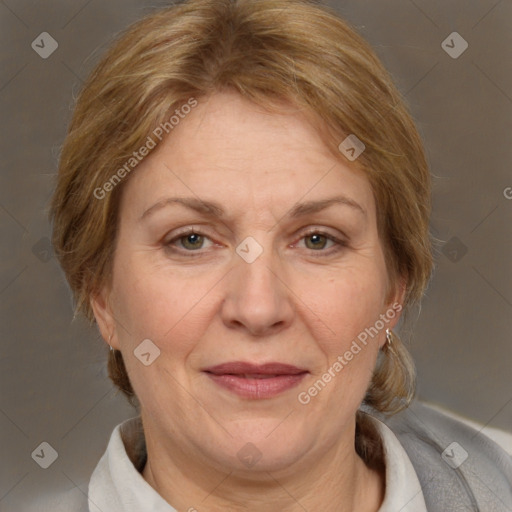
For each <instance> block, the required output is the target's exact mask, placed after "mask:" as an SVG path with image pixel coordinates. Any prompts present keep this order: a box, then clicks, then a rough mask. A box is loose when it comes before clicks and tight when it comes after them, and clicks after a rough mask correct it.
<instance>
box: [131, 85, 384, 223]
mask: <svg viewBox="0 0 512 512" xmlns="http://www.w3.org/2000/svg"><path fill="white" fill-rule="evenodd" d="M336 192H338V193H343V195H346V196H348V197H351V198H353V199H354V201H357V202H358V203H361V204H362V205H363V206H364V208H365V209H366V210H367V211H369V213H371V212H372V210H373V208H374V204H373V195H372V193H371V188H370V185H369V182H368V180H367V178H366V176H365V175H364V173H363V172H362V171H360V170H359V169H355V168H354V167H353V166H350V167H349V166H348V165H347V163H346V162H344V161H343V159H342V157H341V156H340V157H338V158H336V157H335V156H334V155H333V154H332V153H331V151H330V149H329V148H328V147H327V145H326V144H325V142H324V140H323V139H322V135H321V134H320V132H319V131H318V130H317V129H316V128H315V127H314V126H313V125H312V124H311V123H310V122H309V121H308V118H307V117H306V115H305V114H304V113H301V112H300V111H298V109H297V108H295V107H293V106H291V105H286V104H283V111H282V112H280V113H275V112H268V111H266V110H264V109H262V108H261V107H259V106H257V105H255V104H253V103H251V102H249V101H247V100H244V99H243V98H242V97H241V96H239V95H238V94H236V93H232V92H223V93H217V94H215V95H213V96H211V97H210V98H209V99H208V100H202V101H199V104H198V106H197V107H195V109H193V110H192V111H191V112H190V113H189V114H188V115H186V116H184V117H183V118H182V119H181V120H180V122H179V124H178V125H177V126H175V127H174V129H173V130H172V132H171V133H170V135H169V136H168V137H167V138H164V140H163V141H162V142H161V143H160V144H159V145H158V146H157V148H156V149H155V150H154V151H153V153H151V154H150V155H149V156H148V157H146V158H145V160H143V161H142V162H141V164H140V165H139V166H138V167H137V169H136V171H135V172H134V174H133V176H131V179H130V180H129V181H128V183H126V190H125V191H124V192H123V196H128V197H129V198H130V201H129V203H130V204H137V207H138V208H139V209H140V208H143V207H146V208H147V207H149V206H151V204H150V203H152V202H155V201H157V200H160V199H161V198H163V197H164V196H165V195H168V194H171V193H172V195H173V196H175V195H177V194H178V195H183V196H196V197H198V198H203V199H207V198H208V199H212V200H213V199H215V200H216V202H221V203H222V204H223V205H224V206H225V208H226V209H227V208H229V207H230V206H232V207H233V208H235V207H238V208H242V209H244V208H249V206H251V205H252V206H254V207H256V208H259V207H262V205H265V206H267V207H268V205H274V206H278V205H280V204H282V205H286V206H287V207H290V206H291V205H293V204H295V203H297V202H298V201H299V200H301V199H302V200H304V201H307V200H314V199H319V198H323V197H326V196H327V195H330V196H332V195H334V194H335V193H336ZM123 202H124V203H126V202H127V201H123ZM139 203H140V204H139Z"/></svg>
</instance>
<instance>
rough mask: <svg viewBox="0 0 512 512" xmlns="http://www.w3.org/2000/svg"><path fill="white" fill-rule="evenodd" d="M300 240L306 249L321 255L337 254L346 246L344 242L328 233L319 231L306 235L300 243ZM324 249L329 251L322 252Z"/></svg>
mask: <svg viewBox="0 0 512 512" xmlns="http://www.w3.org/2000/svg"><path fill="white" fill-rule="evenodd" d="M302 240H304V245H305V247H306V249H310V250H312V251H316V252H323V253H331V252H337V251H339V250H341V249H343V248H344V247H346V246H347V243H346V242H345V241H343V240H340V239H338V238H336V237H335V236H334V235H331V234H330V233H325V232H323V231H319V230H314V231H310V232H309V233H306V234H305V235H304V236H303V237H302V238H301V241H302ZM326 248H327V249H331V250H324V249H326Z"/></svg>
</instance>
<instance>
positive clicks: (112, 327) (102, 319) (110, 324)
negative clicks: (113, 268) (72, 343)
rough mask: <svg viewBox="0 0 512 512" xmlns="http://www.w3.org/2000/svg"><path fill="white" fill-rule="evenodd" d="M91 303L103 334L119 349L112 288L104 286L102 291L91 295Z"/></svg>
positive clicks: (106, 339)
mask: <svg viewBox="0 0 512 512" xmlns="http://www.w3.org/2000/svg"><path fill="white" fill-rule="evenodd" d="M90 304H91V308H92V310H93V313H94V317H95V318H96V323H97V324H98V328H99V330H100V333H101V336H102V337H103V339H104V340H105V341H106V342H107V343H109V344H110V345H111V346H112V347H113V348H115V349H117V350H119V349H120V347H119V341H118V339H117V331H116V322H115V318H114V315H113V312H112V307H111V305H110V290H108V289H107V287H104V288H102V290H101V291H100V292H98V293H96V294H94V295H92V296H91V298H90ZM109 340H110V341H109Z"/></svg>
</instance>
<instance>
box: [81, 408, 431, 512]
mask: <svg viewBox="0 0 512 512" xmlns="http://www.w3.org/2000/svg"><path fill="white" fill-rule="evenodd" d="M371 420H372V421H374V422H375V425H376V427H377V429H378V432H379V434H380V436H381V439H382V442H383V447H384V454H385V466H386V491H385V496H384V501H383V503H382V506H381V507H380V508H379V511H378V512H398V511H400V512H427V508H426V506H425V501H424V499H423V493H422V490H421V485H420V482H419V480H418V477H417V475H416V472H415V470H414V468H413V466H412V463H411V461H410V460H409V457H408V456H407V453H406V452H405V450H404V449H403V447H402V445H401V444H400V442H399V441H398V439H397V438H396V436H395V434H393V432H392V431H391V430H390V429H389V428H388V427H387V426H386V425H385V424H384V423H382V422H381V421H379V420H378V419H376V418H373V417H371ZM121 429H123V437H124V441H123V438H122V437H121ZM143 435H144V434H143V432H142V428H141V422H140V417H135V418H131V419H129V420H126V421H124V422H123V423H121V424H119V425H118V426H117V427H116V428H115V429H114V431H113V432H112V435H111V436H110V441H109V443H108V447H107V450H106V452H105V453H104V454H103V456H102V457H101V459H100V461H99V462H98V465H97V466H96V468H95V470H94V471H93V473H92V476H91V479H90V482H89V511H90V512H105V511H108V512H177V511H176V509H175V508H173V507H172V506H171V505H169V503H168V502H167V501H165V500H164V499H163V498H162V497H161V496H160V495H159V494H158V493H157V492H156V491H155V489H153V487H151V486H150V485H149V484H148V483H147V482H146V480H144V478H143V477H142V474H141V473H140V472H139V470H142V467H141V466H142V464H143V463H144V459H145V454H144V453H142V450H141V446H143V440H144V437H143ZM125 443H126V444H125ZM128 453H130V454H131V457H130V456H129V455H128Z"/></svg>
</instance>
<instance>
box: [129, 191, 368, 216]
mask: <svg viewBox="0 0 512 512" xmlns="http://www.w3.org/2000/svg"><path fill="white" fill-rule="evenodd" d="M174 204H180V205H182V206H185V207H186V208H189V209H190V210H194V211H196V212H198V213H201V214H202V215H205V216H207V217H212V218H223V217H225V216H226V212H225V211H224V209H223V208H222V206H221V205H220V204H219V203H216V202H213V201H205V200H202V199H197V198H195V197H168V198H165V199H161V200H160V201H158V202H157V203H155V204H154V205H153V206H151V207H150V208H148V209H147V210H146V211H145V212H144V213H143V214H142V215H141V216H140V218H139V221H142V220H143V219H145V218H147V217H149V216H150V215H152V214H154V213H155V212H156V211H158V210H161V209H162V208H164V207H166V206H168V205H174ZM335 204H339V205H343V206H348V207H350V208H352V209H353V210H355V211H357V212H359V213H361V214H362V215H363V216H364V217H366V215H367V214H366V210H365V209H364V208H363V207H362V206H361V205H360V204H359V203H357V202H356V201H354V200H353V199H350V198H349V197H346V196H336V197H331V198H328V199H322V200H319V201H307V202H304V203H299V204H296V205H295V206H294V207H293V208H292V209H291V211H290V212H289V213H287V214H286V215H285V217H290V218H293V219H295V218H298V217H303V216H305V215H309V214H312V213H317V212H320V211H322V210H325V209H327V208H329V207H330V206H332V205H335Z"/></svg>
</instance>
